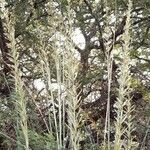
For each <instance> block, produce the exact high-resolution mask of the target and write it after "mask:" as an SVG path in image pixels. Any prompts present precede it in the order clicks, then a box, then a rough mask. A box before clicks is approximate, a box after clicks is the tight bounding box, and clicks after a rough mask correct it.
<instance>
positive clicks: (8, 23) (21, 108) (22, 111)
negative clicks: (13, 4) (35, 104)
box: [2, 1, 29, 150]
mask: <svg viewBox="0 0 150 150" xmlns="http://www.w3.org/2000/svg"><path fill="white" fill-rule="evenodd" d="M2 3H3V7H2V14H3V15H2V17H3V19H4V20H5V21H4V27H5V33H6V37H7V38H8V40H9V42H10V43H9V44H8V48H10V50H11V51H10V54H11V56H12V62H13V64H14V65H12V66H11V68H12V70H11V71H12V77H13V78H14V82H15V89H14V91H15V96H14V98H15V102H14V103H15V111H16V112H17V114H18V118H17V124H18V126H17V130H18V131H19V130H20V128H21V132H22V133H23V136H24V143H25V149H26V150H29V138H28V126H27V112H26V99H25V92H24V88H23V82H22V80H21V72H20V69H19V62H18V56H19V55H18V51H17V47H16V40H15V28H14V25H15V15H14V13H13V8H12V10H10V12H11V14H10V12H9V10H8V9H7V8H5V5H6V3H5V1H3V2H2ZM17 142H18V141H17Z"/></svg>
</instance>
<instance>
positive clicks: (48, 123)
mask: <svg viewBox="0 0 150 150" xmlns="http://www.w3.org/2000/svg"><path fill="white" fill-rule="evenodd" d="M149 7H150V2H149V0H144V2H143V1H142V0H139V1H136V0H133V1H132V8H131V18H130V19H131V25H130V29H129V35H127V36H131V37H127V39H126V40H125V39H124V35H125V33H126V26H127V21H128V19H127V18H128V14H127V12H128V1H126V0H124V1H122V0H118V1H113V0H107V1H103V0H100V1H99V2H96V1H94V0H80V1H75V0H73V1H69V0H68V1H67V0H61V1H58V0H50V1H48V0H33V1H28V0H25V1H3V2H1V17H0V49H1V71H0V74H1V81H0V83H1V84H0V93H1V102H0V107H1V109H0V110H1V112H0V114H1V115H0V116H1V122H0V126H1V138H0V139H1V140H0V141H1V144H0V145H1V149H2V148H3V149H8V148H9V146H10V147H11V148H12V149H15V148H16V147H17V146H18V148H20V149H22V148H23V147H24V145H25V142H27V141H26V140H29V145H28V144H26V146H25V148H26V149H29V148H28V146H29V147H31V148H32V149H35V147H34V145H36V144H35V141H34V139H33V138H32V137H35V138H37V139H39V141H41V142H40V144H43V145H44V144H45V143H46V144H47V145H49V144H50V143H51V146H50V145H49V147H47V149H50V148H51V149H62V147H63V148H71V147H73V149H79V147H81V149H86V148H87V149H92V147H90V143H92V144H93V145H95V147H96V146H102V145H103V142H104V139H105V137H104V134H106V135H107V136H106V139H107V138H108V137H109V141H110V143H111V146H113V144H112V142H113V141H114V139H115V127H114V126H115V122H116V117H117V115H116V109H115V107H114V105H115V104H116V102H117V101H118V95H119V94H118V93H119V92H118V89H119V86H120V82H118V79H119V77H120V72H121V71H122V70H121V64H122V62H123V60H124V56H122V54H124V53H123V52H124V50H125V48H124V47H125V45H124V43H126V41H127V40H128V38H131V40H130V41H129V43H130V44H129V46H128V47H129V55H128V57H130V60H131V63H130V64H129V70H128V71H129V72H130V73H129V75H130V76H131V77H130V83H129V84H130V88H131V91H130V94H129V96H130V97H131V98H132V99H131V105H133V106H135V110H134V111H133V112H132V113H131V114H132V115H133V116H135V119H134V120H133V124H134V125H135V127H136V129H135V130H134V132H132V133H131V134H132V136H134V141H135V143H136V144H138V147H137V149H140V148H142V147H143V148H145V149H148V148H149V136H148V133H149V128H148V126H149V107H148V106H149V98H150V95H149V92H150V87H149V82H150V78H149V76H150V74H149V72H150V70H149V68H150V63H149V62H150V59H149V54H150V51H149V44H150V38H149V37H150V36H149V34H150V33H149V29H150V25H149V23H150V16H149V11H150V10H149ZM6 12H7V13H6ZM11 29H14V35H13V30H11ZM77 31H79V32H80V33H79V34H80V35H82V36H83V38H84V40H85V42H83V43H82V45H83V46H82V47H81V46H80V45H79V43H77V42H75V41H74V40H73V33H75V32H77ZM78 37H79V35H78V36H77V37H76V38H78ZM13 42H15V44H14V45H13ZM12 46H14V47H12ZM83 47H84V48H83ZM15 50H16V53H15V54H14V51H15ZM13 54H14V55H13ZM15 83H16V84H15ZM36 83H38V84H42V85H43V87H41V88H40V85H38V86H36ZM54 85H55V86H54ZM16 86H17V87H18V88H17V90H15V89H16ZM53 86H54V87H56V89H55V88H54V89H53V88H52V87H53ZM125 89H126V87H125ZM18 93H19V94H18ZM22 95H23V97H21V96H22ZM21 98H22V101H23V102H24V104H25V105H19V106H18V103H19V102H22V101H20V100H21ZM108 100H109V103H108ZM16 101H17V102H16ZM108 104H109V107H108ZM18 107H19V108H20V109H19V108H18ZM108 108H109V109H108ZM122 109H124V108H122ZM23 110H24V111H26V114H27V116H26V119H25V120H26V121H27V125H26V126H27V127H26V128H25V130H26V132H28V133H26V134H24V132H23V131H24V130H23V129H24V128H22V127H20V125H19V124H20V122H21V119H23V117H24V115H22V116H21V115H20V114H21V112H23ZM108 110H109V111H108ZM16 112H17V115H16ZM109 113H110V115H108V114H109ZM106 116H107V117H108V118H110V120H109V121H108V122H109V123H110V127H108V125H106V124H107V123H106V121H107V119H108V118H107V117H106ZM137 116H138V117H137ZM16 120H17V123H16ZM22 121H24V120H22ZM24 125H25V123H23V127H24ZM106 126H107V127H106ZM124 126H125V125H124ZM105 127H106V128H107V129H109V134H110V135H109V136H108V133H103V132H104V128H105ZM125 127H126V126H125ZM73 132H77V133H76V134H75V136H72V135H73V134H71V133H73ZM22 134H24V139H22V138H21V137H22ZM88 134H89V135H90V136H88ZM26 135H28V137H26ZM77 137H79V138H77ZM121 138H123V139H124V140H125V138H124V137H121ZM52 139H53V140H52ZM70 139H72V142H70V141H71V140H70ZM7 140H10V141H11V140H12V144H10V145H9V144H8V143H9V142H6V141H7ZM107 140H108V139H107ZM75 141H76V142H75ZM4 143H6V144H4ZM19 143H21V144H19ZM55 143H57V146H58V147H55ZM46 144H45V145H46ZM104 144H105V143H104ZM106 144H107V143H106ZM22 145H23V146H22ZM27 145H28V146H27ZM44 149H46V147H45V148H44Z"/></svg>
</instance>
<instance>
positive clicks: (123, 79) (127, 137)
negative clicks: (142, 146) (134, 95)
mask: <svg viewBox="0 0 150 150" xmlns="http://www.w3.org/2000/svg"><path fill="white" fill-rule="evenodd" d="M131 11H132V1H131V0H129V1H128V10H127V12H126V16H127V20H126V25H125V27H124V30H125V32H124V34H123V40H124V44H123V51H122V63H121V65H120V77H119V79H118V82H119V89H118V98H117V101H116V103H115V108H116V114H117V116H116V122H115V127H116V129H115V144H114V149H115V150H120V149H122V148H123V147H124V148H125V149H128V150H131V149H135V147H133V145H134V142H133V138H132V135H131V134H132V132H133V130H134V123H133V116H132V113H133V110H134V107H133V106H132V104H131V97H130V94H131V86H130V85H131V75H130V55H129V52H130V49H131V46H130V42H131V34H130V27H131Z"/></svg>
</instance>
